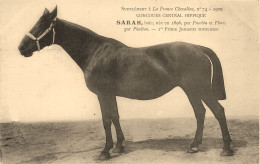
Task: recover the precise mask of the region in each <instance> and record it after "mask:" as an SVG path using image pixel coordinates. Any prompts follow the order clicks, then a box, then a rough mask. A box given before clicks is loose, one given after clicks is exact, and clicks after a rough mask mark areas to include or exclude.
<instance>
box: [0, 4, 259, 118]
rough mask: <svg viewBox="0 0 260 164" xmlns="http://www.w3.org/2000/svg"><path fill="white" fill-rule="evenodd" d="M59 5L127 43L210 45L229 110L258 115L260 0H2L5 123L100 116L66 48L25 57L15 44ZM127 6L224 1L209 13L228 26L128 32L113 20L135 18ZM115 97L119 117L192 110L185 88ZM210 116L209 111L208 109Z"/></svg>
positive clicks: (64, 14)
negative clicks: (143, 98)
mask: <svg viewBox="0 0 260 164" xmlns="http://www.w3.org/2000/svg"><path fill="white" fill-rule="evenodd" d="M56 4H57V5H58V17H59V18H61V19H65V20H68V21H70V22H73V23H77V24H80V25H82V26H85V27H87V28H89V29H91V30H93V31H94V32H96V33H98V34H100V35H103V36H107V37H111V38H114V39H117V40H119V41H121V42H123V43H125V44H127V45H129V46H133V47H143V46H150V45H155V44H160V43H167V42H173V41H184V42H190V43H194V44H198V45H204V46H207V47H210V48H212V49H213V50H214V51H215V52H216V54H217V55H218V57H219V58H220V61H221V64H222V68H223V73H224V80H225V87H226V92H227V100H224V101H221V104H222V105H223V106H224V107H225V111H226V115H227V117H228V118H229V117H233V116H256V117H258V110H259V87H258V84H259V20H260V19H259V11H260V10H259V3H258V2H257V1H251V2H250V1H244V2H243V1H207V2H202V1H183V0H182V1H177V0H176V1H160V2H159V1H156V0H151V1H147V0H143V1H137V0H134V1H119V0H113V1H105V0H98V1H90V0H87V1H85V0H77V1H75V0H62V1H61V0H60V1H50V0H47V1H46V0H42V1H40V0H39V1H35V0H23V1H20V0H0V34H1V35H0V36H1V38H0V43H1V44H0V45H1V46H0V122H3V121H59V120H87V119H99V118H101V112H100V109H99V104H98V101H97V98H96V96H95V95H94V94H93V93H91V92H90V91H89V90H88V89H87V88H86V86H85V84H84V79H83V74H82V72H81V70H80V69H79V67H78V66H77V65H76V64H75V62H74V61H73V60H72V59H71V58H70V57H69V56H68V55H67V54H66V52H65V51H64V50H62V49H61V47H59V46H57V45H54V46H51V47H48V48H45V49H44V50H42V51H40V52H35V53H34V55H33V56H32V57H30V58H24V57H23V56H21V55H20V53H19V51H18V49H17V47H18V45H19V43H20V41H21V40H22V38H23V37H24V34H25V33H26V32H28V31H29V30H30V29H31V27H32V26H33V25H34V24H35V23H36V21H37V20H38V18H39V17H40V16H41V15H42V13H43V11H44V8H45V7H47V8H48V9H49V10H50V11H51V10H52V9H53V8H54V7H55V5H56ZM122 6H124V7H149V6H151V7H153V6H155V7H160V6H164V7H177V6H180V7H187V6H189V7H209V8H212V7H222V8H224V11H223V12H222V13H216V14H212V13H208V16H207V18H205V19H204V20H206V21H207V20H220V21H225V22H226V23H227V25H226V26H224V27H219V28H220V30H219V31H218V32H181V33H179V32H158V31H150V32H123V28H124V26H119V25H116V21H117V20H137V18H136V17H135V14H136V13H137V12H122V11H121V7H122ZM138 20H151V21H155V20H161V21H172V20H174V18H167V19H163V18H160V19H155V18H144V19H142V18H138ZM187 20H188V19H187ZM190 20H192V19H190ZM201 20H202V19H201ZM117 100H118V106H119V113H120V116H121V119H129V118H166V117H167V118H174V117H194V113H193V110H192V108H191V105H190V103H189V102H188V99H187V97H186V95H185V94H184V93H183V91H182V90H181V89H180V88H175V89H173V90H172V91H171V92H169V93H167V94H166V95H164V96H163V97H160V98H158V99H155V100H149V101H138V100H130V99H126V98H117ZM207 116H212V114H211V112H210V110H207Z"/></svg>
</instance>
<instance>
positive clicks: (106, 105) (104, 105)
mask: <svg viewBox="0 0 260 164" xmlns="http://www.w3.org/2000/svg"><path fill="white" fill-rule="evenodd" d="M98 100H99V104H100V108H101V112H102V120H103V126H104V129H105V133H106V145H105V148H104V149H103V150H102V152H101V156H100V158H101V159H108V158H110V153H109V150H110V149H111V148H113V139H112V133H111V124H112V117H111V111H112V108H113V106H112V105H111V101H110V97H108V96H100V95H99V96H98Z"/></svg>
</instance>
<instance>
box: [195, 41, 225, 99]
mask: <svg viewBox="0 0 260 164" xmlns="http://www.w3.org/2000/svg"><path fill="white" fill-rule="evenodd" d="M200 47H201V49H202V50H203V52H204V53H205V54H206V55H207V56H208V57H209V59H210V60H211V62H212V65H213V78H212V84H211V85H212V91H213V94H214V95H215V97H216V98H217V99H218V100H225V99H226V91H225V86H224V79H223V72H222V67H221V64H220V61H219V59H218V57H217V55H216V54H215V52H214V51H212V50H211V49H210V48H207V47H203V46H200Z"/></svg>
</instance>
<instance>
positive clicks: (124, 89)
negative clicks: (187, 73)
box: [117, 73, 176, 100]
mask: <svg viewBox="0 0 260 164" xmlns="http://www.w3.org/2000/svg"><path fill="white" fill-rule="evenodd" d="M150 75H151V74H150ZM175 86H176V82H175V81H174V79H173V78H171V77H168V76H166V75H163V74H161V75H157V76H149V73H148V74H147V75H144V76H143V77H138V76H136V77H129V78H126V79H124V80H119V81H118V82H117V96H122V97H127V98H131V99H138V100H149V99H154V98H158V97H160V96H162V95H164V94H165V93H167V92H169V91H170V90H171V89H172V88H174V87H175Z"/></svg>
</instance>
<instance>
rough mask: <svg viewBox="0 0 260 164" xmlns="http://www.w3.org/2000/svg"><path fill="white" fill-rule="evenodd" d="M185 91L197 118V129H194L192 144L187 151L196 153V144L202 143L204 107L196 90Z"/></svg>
mask: <svg viewBox="0 0 260 164" xmlns="http://www.w3.org/2000/svg"><path fill="white" fill-rule="evenodd" d="M185 92H186V94H187V96H188V99H189V101H190V103H191V105H192V108H193V110H194V114H195V117H196V120H197V129H196V133H195V137H194V140H193V142H192V144H191V145H190V146H189V148H188V150H187V152H188V153H196V152H198V150H199V149H198V145H200V144H202V135H203V126H204V120H205V113H206V109H205V108H204V106H203V104H202V102H201V98H200V96H199V95H196V94H195V93H196V92H189V91H185Z"/></svg>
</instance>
